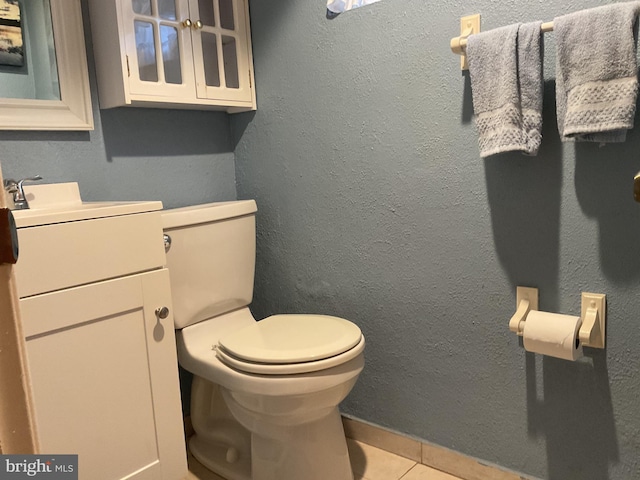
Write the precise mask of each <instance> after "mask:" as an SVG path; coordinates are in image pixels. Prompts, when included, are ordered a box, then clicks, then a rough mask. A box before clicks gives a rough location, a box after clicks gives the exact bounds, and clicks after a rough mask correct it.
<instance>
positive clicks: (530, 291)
mask: <svg viewBox="0 0 640 480" xmlns="http://www.w3.org/2000/svg"><path fill="white" fill-rule="evenodd" d="M606 298H607V296H606V295H604V294H602V293H586V292H582V305H581V307H582V312H581V314H580V319H581V320H582V322H581V325H580V330H579V332H578V338H579V340H580V342H582V344H583V345H584V346H585V347H592V348H604V339H605V326H606ZM532 310H538V289H537V288H533V287H517V289H516V313H514V314H513V316H512V317H511V320H509V330H511V331H512V332H514V333H516V334H517V335H518V336H520V337H521V336H522V335H523V333H524V327H525V324H526V321H527V315H529V312H531V311H532Z"/></svg>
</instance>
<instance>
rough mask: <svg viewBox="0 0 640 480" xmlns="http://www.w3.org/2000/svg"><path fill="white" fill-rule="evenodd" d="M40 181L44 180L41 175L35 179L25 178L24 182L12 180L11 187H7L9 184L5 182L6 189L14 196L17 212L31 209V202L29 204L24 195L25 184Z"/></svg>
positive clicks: (34, 177)
mask: <svg viewBox="0 0 640 480" xmlns="http://www.w3.org/2000/svg"><path fill="white" fill-rule="evenodd" d="M38 180H42V177H41V176H40V175H34V176H33V177H27V178H23V179H22V180H18V181H17V182H16V181H15V180H11V182H13V183H10V184H9V186H6V184H7V182H6V181H5V188H6V190H7V192H9V193H12V194H13V206H14V209H15V210H22V209H26V208H29V202H27V198H26V197H25V195H24V189H23V185H24V182H37V181H38Z"/></svg>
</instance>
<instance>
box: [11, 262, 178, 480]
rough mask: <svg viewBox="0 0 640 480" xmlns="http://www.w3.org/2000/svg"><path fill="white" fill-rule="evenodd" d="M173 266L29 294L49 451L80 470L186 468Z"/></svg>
mask: <svg viewBox="0 0 640 480" xmlns="http://www.w3.org/2000/svg"><path fill="white" fill-rule="evenodd" d="M170 298H171V297H170V290H169V276H168V271H167V270H166V269H162V270H156V271H153V272H149V273H144V274H139V275H132V276H129V277H123V278H119V279H115V280H109V281H105V282H100V283H94V284H90V285H86V286H82V287H76V288H70V289H66V290H61V291H57V292H53V293H48V294H42V295H36V296H33V297H28V298H23V299H21V300H20V309H21V314H22V321H23V327H24V333H25V337H26V345H27V358H28V365H29V370H30V373H31V382H32V391H33V398H34V405H35V418H36V428H37V431H38V436H39V438H40V445H41V451H42V452H43V453H49V454H78V455H79V457H78V460H79V471H80V478H84V479H91V480H115V479H124V478H127V479H137V480H140V479H150V480H151V479H159V478H162V479H165V480H178V479H182V478H184V477H185V476H186V474H187V467H186V453H185V452H186V449H185V443H184V435H183V427H182V412H181V404H180V391H179V381H178V368H177V358H176V347H175V337H174V330H173V317H172V315H171V314H169V315H168V316H167V317H166V318H164V319H160V318H157V316H156V313H155V312H156V309H157V308H159V307H163V306H166V307H168V309H169V312H171V308H172V306H171V304H170V303H171V302H170Z"/></svg>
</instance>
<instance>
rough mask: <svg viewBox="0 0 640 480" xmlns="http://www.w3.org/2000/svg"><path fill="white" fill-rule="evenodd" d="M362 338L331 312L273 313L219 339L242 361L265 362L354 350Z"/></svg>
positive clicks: (305, 359)
mask: <svg viewBox="0 0 640 480" xmlns="http://www.w3.org/2000/svg"><path fill="white" fill-rule="evenodd" d="M361 338H362V332H361V331H360V328H358V326H357V325H355V324H353V323H351V322H349V321H348V320H345V319H343V318H338V317H331V316H328V315H273V316H271V317H268V318H265V319H264V320H261V321H259V322H257V323H255V324H253V325H250V326H248V327H245V328H242V329H240V330H236V331H234V332H232V333H230V334H228V335H225V336H223V337H222V338H220V340H219V341H218V345H219V348H220V349H221V350H223V351H226V352H228V353H230V354H231V355H233V356H234V357H237V358H239V359H241V360H245V361H249V362H255V363H262V364H291V363H301V362H313V361H317V360H322V359H325V358H329V357H333V356H335V355H339V354H341V353H344V352H346V351H347V350H350V349H352V348H353V347H355V346H356V345H358V343H360V340H361Z"/></svg>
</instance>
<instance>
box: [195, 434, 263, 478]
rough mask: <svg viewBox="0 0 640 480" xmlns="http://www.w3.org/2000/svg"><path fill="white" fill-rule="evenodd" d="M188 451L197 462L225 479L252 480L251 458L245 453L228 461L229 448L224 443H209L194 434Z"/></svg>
mask: <svg viewBox="0 0 640 480" xmlns="http://www.w3.org/2000/svg"><path fill="white" fill-rule="evenodd" d="M189 451H190V452H191V454H192V455H193V456H194V457H195V459H196V460H198V462H200V463H201V464H202V465H204V466H205V467H207V468H208V469H209V470H211V471H212V472H214V473H217V474H218V475H221V476H222V477H224V478H226V479H227V480H252V478H251V458H249V457H247V456H246V455H245V456H241V457H240V458H238V459H237V460H236V461H235V462H233V463H230V462H229V461H228V460H227V456H228V454H229V448H228V447H227V446H225V445H222V444H220V443H209V442H207V441H206V440H203V439H202V438H200V437H199V436H198V435H194V436H192V437H191V438H190V439H189Z"/></svg>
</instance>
